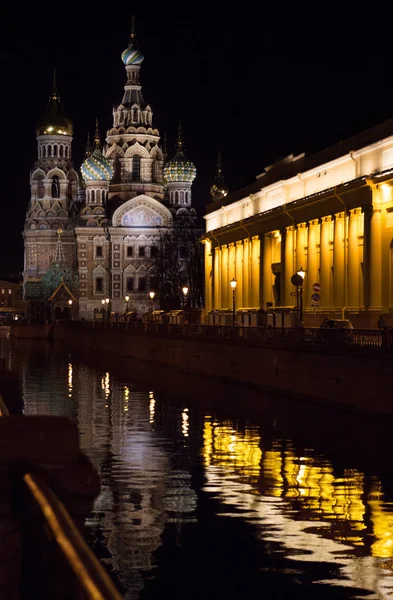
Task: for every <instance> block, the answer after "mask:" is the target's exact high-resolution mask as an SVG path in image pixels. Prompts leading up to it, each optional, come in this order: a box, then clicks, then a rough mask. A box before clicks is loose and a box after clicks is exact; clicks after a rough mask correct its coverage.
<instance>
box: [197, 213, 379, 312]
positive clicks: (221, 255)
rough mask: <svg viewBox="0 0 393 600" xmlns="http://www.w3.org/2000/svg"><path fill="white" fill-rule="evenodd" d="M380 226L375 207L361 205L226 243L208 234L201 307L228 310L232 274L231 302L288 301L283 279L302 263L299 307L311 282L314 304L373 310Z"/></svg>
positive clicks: (287, 282)
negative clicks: (316, 300) (316, 289)
mask: <svg viewBox="0 0 393 600" xmlns="http://www.w3.org/2000/svg"><path fill="white" fill-rule="evenodd" d="M381 226H382V224H381V211H380V210H378V209H377V208H375V207H372V206H371V205H368V206H367V207H363V208H360V207H358V208H351V209H347V208H344V207H343V211H341V212H338V213H335V214H330V215H326V216H324V217H322V218H318V219H313V220H310V221H307V222H302V223H295V222H294V223H293V224H292V225H290V226H287V227H285V228H283V229H281V230H273V231H269V232H267V233H261V234H259V235H247V234H246V236H245V237H242V239H240V240H239V239H238V240H236V241H233V242H229V243H220V239H219V237H218V236H217V235H215V236H213V235H212V236H211V237H210V238H209V240H207V241H205V269H206V309H207V310H211V309H225V308H229V309H230V308H231V306H232V290H231V287H230V281H231V280H232V279H233V278H235V279H236V281H237V286H236V307H237V308H267V307H268V306H288V307H289V306H294V305H295V304H296V298H295V296H294V290H295V288H294V287H293V285H292V283H291V277H292V275H293V274H294V273H296V272H297V271H298V270H299V269H300V267H302V268H303V270H304V271H305V273H306V275H305V278H304V282H303V306H304V310H308V309H311V307H312V300H311V296H312V295H313V293H314V290H313V286H314V284H315V283H318V284H319V285H320V288H321V290H320V301H319V308H320V310H323V311H327V312H329V311H340V310H343V309H345V310H348V311H354V312H356V311H359V310H362V309H365V308H371V309H374V310H380V309H381V304H382V298H381V262H382V244H381V239H382V238H381ZM239 230H240V227H239V229H238V231H239ZM243 230H244V232H246V230H245V228H243ZM254 230H255V225H254ZM206 237H207V238H208V237H209V233H207V234H206Z"/></svg>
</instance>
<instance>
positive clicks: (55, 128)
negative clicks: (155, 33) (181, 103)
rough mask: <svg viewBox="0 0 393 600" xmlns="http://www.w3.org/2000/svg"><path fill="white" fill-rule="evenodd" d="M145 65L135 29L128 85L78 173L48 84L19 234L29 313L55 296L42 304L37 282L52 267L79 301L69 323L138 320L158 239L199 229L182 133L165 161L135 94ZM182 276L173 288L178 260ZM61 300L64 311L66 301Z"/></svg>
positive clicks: (155, 273) (126, 56) (154, 272)
mask: <svg viewBox="0 0 393 600" xmlns="http://www.w3.org/2000/svg"><path fill="white" fill-rule="evenodd" d="M143 60H144V56H143V55H142V53H141V52H140V50H139V48H138V45H137V41H136V36H135V29H134V26H133V29H132V32H131V36H130V41H129V45H128V47H127V48H126V50H125V51H124V52H123V53H122V61H123V64H124V66H125V70H126V82H125V86H124V93H123V97H122V100H121V102H120V104H118V105H117V106H116V107H115V108H114V109H113V126H112V127H111V128H110V129H109V130H108V131H107V134H106V140H105V143H104V145H103V146H101V141H100V135H99V130H98V123H97V124H96V132H95V136H94V144H93V148H90V146H89V144H88V145H87V148H86V154H85V160H84V162H83V164H82V165H81V168H80V170H79V171H78V172H77V171H76V170H75V168H74V166H73V163H72V141H73V125H72V122H71V121H70V119H68V118H67V117H66V116H65V114H64V112H63V109H62V106H61V103H60V97H59V93H58V90H57V86H56V81H54V85H53V89H52V92H51V95H50V100H49V103H48V107H47V110H46V112H45V114H44V115H43V116H42V117H41V118H40V119H39V120H38V122H37V126H36V134H37V143H38V157H37V161H36V163H35V165H34V167H33V169H32V171H31V177H30V187H31V200H30V203H29V208H28V211H27V214H26V221H25V227H24V234H23V235H24V243H25V264H24V274H23V275H24V294H25V299H26V301H27V304H28V306H33V305H34V302H35V303H37V302H41V303H45V302H47V301H48V299H49V297H52V295H53V292H54V291H55V289H56V288H55V285H54V284H53V288H54V289H53V290H49V291H50V292H51V295H50V296H48V293H49V291H48V288H47V287H45V286H44V285H43V281H44V280H45V279H46V280H47V279H48V272H51V271H52V270H53V269H54V268H55V269H57V270H58V269H59V268H60V270H61V273H62V274H63V275H64V277H61V278H63V279H64V278H65V277H66V275H68V280H67V282H66V289H69V291H70V294H72V296H73V298H76V299H77V313H76V312H75V310H76V309H75V303H74V308H73V310H74V314H77V315H78V317H79V318H84V319H85V320H92V319H94V318H97V317H98V316H100V315H102V314H103V313H104V312H105V311H109V312H111V313H116V314H124V313H125V312H126V310H130V311H135V312H136V313H137V314H138V315H140V316H143V314H146V313H147V312H149V311H150V310H151V308H152V301H151V299H150V295H149V294H150V292H155V300H154V302H157V303H158V302H159V294H157V291H158V289H159V286H161V285H162V273H159V265H160V264H161V262H160V252H161V250H162V245H163V244H162V240H163V239H164V238H165V236H168V234H169V235H170V234H171V232H173V231H174V229H175V228H176V227H183V226H188V227H193V226H194V224H195V221H196V213H195V210H194V209H193V207H192V198H191V194H192V190H191V188H192V183H193V181H194V179H195V176H196V169H195V166H194V164H193V163H192V162H191V161H190V160H188V158H187V157H186V155H185V151H184V144H183V138H182V132H181V128H180V127H179V132H178V138H177V148H176V152H175V155H174V156H173V157H172V159H171V160H167V159H166V155H165V154H164V151H163V149H162V147H161V144H160V134H159V131H158V129H156V128H155V127H154V126H153V111H152V108H151V106H150V105H149V104H147V103H146V102H145V100H144V97H143V94H142V86H141V83H140V80H139V74H140V69H141V65H142V63H143ZM59 244H60V245H61V246H62V248H61V252H60V251H59ZM59 256H61V257H62V263H61V264H60V265H59V264H58V263H59ZM70 270H71V271H72V273H73V275H72V277H70V274H69V272H70ZM179 272H180V278H179V282H181V284H182V285H186V284H187V283H188V281H187V272H186V269H185V268H184V265H183V264H182V262H181V261H180V262H179ZM159 279H161V281H159ZM62 301H63V304H64V308H65V307H66V304H67V299H62ZM73 302H74V301H73ZM57 308H60V309H61V308H62V306H58V307H57Z"/></svg>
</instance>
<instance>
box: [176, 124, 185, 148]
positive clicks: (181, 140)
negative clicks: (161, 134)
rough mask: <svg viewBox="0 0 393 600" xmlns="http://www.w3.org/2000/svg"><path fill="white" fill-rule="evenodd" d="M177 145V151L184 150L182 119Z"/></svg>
mask: <svg viewBox="0 0 393 600" xmlns="http://www.w3.org/2000/svg"><path fill="white" fill-rule="evenodd" d="M176 146H177V148H176V149H177V151H178V152H184V143H183V133H182V128H181V121H179V128H178V130H177V142H176Z"/></svg>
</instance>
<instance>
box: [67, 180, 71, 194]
mask: <svg viewBox="0 0 393 600" xmlns="http://www.w3.org/2000/svg"><path fill="white" fill-rule="evenodd" d="M67 194H68V197H69V198H70V199H72V181H71V180H69V181H68V191H67Z"/></svg>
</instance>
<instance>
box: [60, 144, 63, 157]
mask: <svg viewBox="0 0 393 600" xmlns="http://www.w3.org/2000/svg"><path fill="white" fill-rule="evenodd" d="M60 158H63V146H60Z"/></svg>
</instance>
